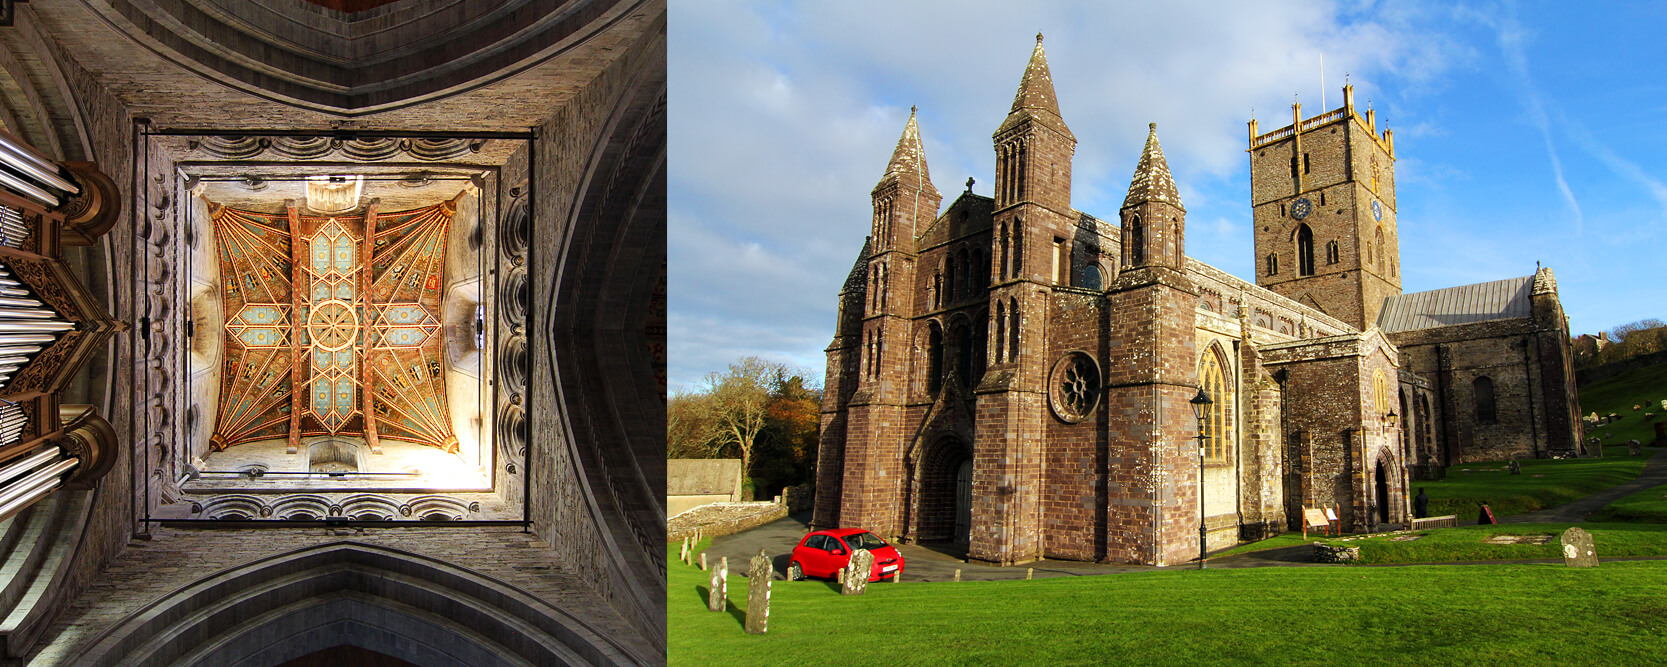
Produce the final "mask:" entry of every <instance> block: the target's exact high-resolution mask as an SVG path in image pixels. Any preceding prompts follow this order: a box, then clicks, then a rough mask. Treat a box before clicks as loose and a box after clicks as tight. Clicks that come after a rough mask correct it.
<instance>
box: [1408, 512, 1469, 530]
mask: <svg viewBox="0 0 1667 667" xmlns="http://www.w3.org/2000/svg"><path fill="white" fill-rule="evenodd" d="M1458 526H1459V517H1458V515H1457V514H1449V515H1447V516H1432V517H1430V518H1428V519H1413V520H1412V529H1413V530H1428V529H1430V528H1457V527H1458Z"/></svg>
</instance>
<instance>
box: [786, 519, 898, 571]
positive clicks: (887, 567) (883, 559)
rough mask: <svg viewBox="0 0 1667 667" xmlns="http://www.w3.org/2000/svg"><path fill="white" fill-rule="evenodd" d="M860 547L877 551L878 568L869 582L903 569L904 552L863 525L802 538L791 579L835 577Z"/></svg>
mask: <svg viewBox="0 0 1667 667" xmlns="http://www.w3.org/2000/svg"><path fill="white" fill-rule="evenodd" d="M857 549H867V550H869V551H871V552H873V553H874V568H873V569H872V570H870V571H869V573H868V580H869V581H879V580H881V579H885V578H887V577H895V576H897V575H899V574H901V573H902V572H903V554H900V553H897V547H894V546H891V545H889V544H886V541H885V540H882V539H880V538H879V536H877V535H875V534H874V533H870V532H868V531H866V530H863V529H861V528H839V529H835V530H818V531H813V532H811V533H810V534H809V535H806V536H805V537H804V539H802V540H799V546H796V547H793V557H792V560H790V561H789V562H788V564H787V578H788V579H790V580H793V581H798V580H800V579H804V578H805V577H823V578H827V579H832V578H833V577H834V575H835V574H838V572H839V571H840V570H841V569H844V568H845V567H846V566H848V565H850V564H851V554H852V553H853V552H854V551H855V550H857Z"/></svg>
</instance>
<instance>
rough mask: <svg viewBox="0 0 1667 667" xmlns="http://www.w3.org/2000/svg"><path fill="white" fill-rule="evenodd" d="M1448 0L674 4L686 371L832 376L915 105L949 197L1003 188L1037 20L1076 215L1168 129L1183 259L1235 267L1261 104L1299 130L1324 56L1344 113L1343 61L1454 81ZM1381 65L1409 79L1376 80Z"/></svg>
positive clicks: (1355, 72) (1123, 178)
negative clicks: (996, 141) (1010, 130)
mask: <svg viewBox="0 0 1667 667" xmlns="http://www.w3.org/2000/svg"><path fill="white" fill-rule="evenodd" d="M1438 7H1439V6H1438ZM1441 11H1445V10H1441V9H1439V8H1438V9H1436V10H1430V9H1427V8H1424V7H1421V6H1418V5H1410V4H1407V3H1386V4H1384V5H1382V6H1377V5H1370V4H1368V5H1365V6H1346V7H1337V6H1332V5H1329V4H1326V3H1311V2H1295V1H1294V0H1293V1H1292V2H1287V3H1256V4H1249V3H1217V2H1199V3H1188V2H1170V3H1071V4H1049V5H1040V6H1037V5H1027V6H1026V8H1025V10H1024V12H1022V13H1019V14H1015V12H1014V11H1013V6H1012V5H1011V4H1010V3H997V2H993V1H989V2H938V3H898V2H885V3H881V2H840V3H806V4H802V5H788V6H778V5H774V4H770V3H764V2H746V3H732V4H722V5H719V4H711V3H693V2H681V3H673V5H672V7H671V16H670V17H669V25H670V26H671V50H670V54H669V57H670V62H671V65H672V72H671V100H670V101H671V105H672V108H673V109H674V110H675V111H674V113H673V114H672V116H671V121H670V129H671V138H672V146H671V156H670V157H671V166H672V173H671V183H670V189H671V196H672V216H671V220H670V224H671V230H670V234H669V239H668V243H669V248H668V250H669V253H670V261H671V263H672V270H671V280H672V285H671V292H672V294H671V296H672V299H671V311H672V312H671V318H672V320H673V322H674V325H673V330H672V332H671V356H672V359H673V362H672V370H671V381H672V383H673V385H674V386H677V385H678V383H680V382H691V381H693V380H695V379H698V376H699V375H701V374H704V373H705V372H707V371H710V370H716V369H719V368H722V367H723V364H725V363H727V362H728V361H730V360H733V358H734V357H735V356H740V355H741V354H752V353H759V354H763V353H768V354H774V355H778V356H776V357H774V358H778V359H781V360H789V359H791V360H794V361H796V362H798V363H807V364H808V365H810V366H812V367H818V368H819V367H820V366H821V362H820V361H819V359H820V357H821V350H822V348H823V347H824V346H825V345H826V344H827V342H828V340H829V339H830V337H831V335H832V331H833V324H834V310H835V306H836V303H835V295H836V293H837V291H838V289H839V285H840V284H841V283H842V282H843V280H844V278H845V275H846V272H847V271H848V270H849V268H850V263H851V261H852V260H853V259H854V258H855V256H856V253H857V250H858V249H859V248H860V247H861V244H862V238H863V236H864V235H865V234H867V232H868V224H869V197H868V192H869V190H870V189H871V188H872V187H873V185H874V183H875V181H876V180H877V179H878V177H879V176H880V173H881V171H882V170H883V168H884V167H885V164H886V161H887V159H888V157H889V156H890V152H891V150H892V148H893V146H894V145H895V143H896V140H897V136H898V134H899V133H900V132H901V130H902V127H903V123H904V121H905V120H906V119H907V117H908V113H909V111H908V109H909V106H910V105H912V104H917V105H919V107H920V124H921V132H922V137H923V140H924V142H925V144H926V149H927V158H928V161H929V163H930V166H931V170H932V174H933V180H934V182H935V184H936V185H937V187H938V188H939V189H940V190H941V191H942V192H943V193H944V196H945V200H946V201H945V203H946V204H947V203H948V201H950V200H952V199H953V198H954V197H955V196H956V194H958V193H959V192H961V190H962V187H963V186H962V183H963V182H964V181H965V180H966V177H967V176H968V175H972V176H974V177H975V178H976V179H977V180H978V185H977V186H976V187H975V190H976V191H978V192H980V193H984V194H988V193H989V192H990V182H991V180H992V176H991V174H992V172H993V162H994V159H993V154H992V150H991V143H990V134H991V133H992V132H993V131H994V130H995V128H996V127H997V125H999V124H1000V122H1001V120H1002V118H1003V117H1004V116H1005V115H1006V113H1007V110H1008V107H1009V106H1010V104H1011V102H1012V96H1013V92H1014V88H1015V87H1016V86H1017V84H1018V81H1019V77H1020V75H1021V74H1022V72H1023V70H1024V66H1025V61H1026V58H1027V57H1028V56H1029V54H1030V50H1031V47H1032V45H1033V39H1034V33H1035V32H1036V31H1037V30H1040V31H1041V32H1043V33H1044V34H1045V35H1046V36H1047V38H1046V47H1047V53H1048V59H1049V63H1050V67H1051V70H1052V73H1053V78H1054V81H1055V85H1056V88H1057V92H1058V96H1059V101H1060V107H1061V111H1062V113H1063V115H1064V117H1065V120H1066V122H1067V123H1068V124H1069V125H1070V127H1071V129H1072V131H1073V132H1074V133H1075V134H1076V136H1077V138H1078V140H1079V144H1078V146H1077V150H1076V155H1075V158H1074V161H1073V186H1072V187H1073V203H1074V204H1075V205H1076V207H1077V208H1079V209H1081V210H1084V211H1087V212H1089V213H1093V214H1095V215H1098V216H1101V217H1107V218H1110V217H1113V216H1115V214H1116V209H1117V207H1118V206H1119V205H1120V204H1121V201H1122V197H1123V194H1124V192H1125V191H1126V189H1127V184H1128V178H1129V176H1130V174H1131V173H1132V172H1133V169H1134V163H1135V158H1136V156H1137V154H1138V151H1139V149H1140V147H1141V144H1142V142H1143V141H1144V139H1145V129H1146V123H1147V122H1153V121H1155V122H1157V123H1158V125H1159V127H1158V131H1159V135H1160V137H1161V139H1162V141H1163V145H1164V150H1165V153H1166V155H1167V157H1168V159H1169V162H1170V166H1171V168H1172V169H1173V170H1174V172H1175V174H1176V178H1177V180H1178V181H1179V182H1180V185H1181V188H1182V191H1183V194H1184V199H1185V201H1187V203H1188V206H1189V218H1190V219H1191V220H1192V221H1193V225H1194V228H1193V229H1194V231H1192V233H1191V234H1190V235H1189V239H1190V245H1189V252H1190V253H1191V254H1194V255H1195V256H1198V257H1199V258H1200V259H1202V260H1204V261H1206V262H1209V263H1211V264H1215V265H1217V266H1221V267H1222V268H1224V269H1227V270H1230V271H1240V272H1242V271H1248V270H1249V269H1250V267H1251V263H1252V254H1253V253H1252V250H1251V248H1250V235H1249V232H1248V230H1249V218H1250V211H1249V207H1248V206H1247V205H1246V203H1245V199H1246V193H1247V192H1248V178H1247V177H1246V175H1245V172H1246V165H1247V160H1246V157H1245V154H1244V152H1243V149H1244V146H1245V142H1246V138H1247V137H1246V133H1247V127H1246V121H1248V119H1249V116H1250V112H1251V109H1252V107H1254V108H1255V109H1256V116H1257V117H1258V118H1260V119H1261V129H1262V131H1267V130H1269V129H1272V128H1275V127H1279V126H1281V125H1283V124H1286V123H1288V122H1289V118H1290V104H1291V99H1292V95H1293V93H1298V94H1300V95H1301V98H1302V100H1303V102H1304V111H1305V115H1314V114H1316V113H1318V112H1319V111H1320V106H1319V104H1318V102H1319V97H1320V81H1319V65H1320V57H1321V54H1323V55H1324V59H1325V71H1326V82H1327V84H1328V85H1329V86H1330V87H1331V90H1328V91H1327V92H1326V96H1327V102H1329V103H1330V105H1332V106H1336V105H1339V104H1341V101H1342V100H1341V97H1342V95H1341V91H1340V90H1339V89H1340V87H1341V86H1342V83H1343V77H1344V73H1345V72H1347V73H1349V74H1350V79H1351V81H1352V82H1353V83H1354V84H1355V86H1356V89H1357V93H1356V94H1357V100H1360V103H1362V104H1363V103H1364V98H1365V97H1368V96H1372V97H1375V98H1376V99H1377V101H1378V103H1379V104H1380V105H1384V104H1388V103H1390V102H1391V101H1393V100H1404V99H1406V97H1407V96H1408V95H1415V94H1418V93H1417V92H1411V93H1409V92H1407V91H1409V90H1412V91H1419V90H1422V91H1429V90H1437V89H1439V88H1440V86H1441V85H1443V83H1442V77H1443V76H1444V73H1445V72H1447V70H1448V68H1449V67H1450V66H1451V64H1452V63H1454V62H1465V61H1468V59H1471V58H1473V57H1474V54H1473V53H1472V52H1471V51H1469V50H1467V48H1465V47H1463V46H1462V45H1457V44H1455V42H1454V41H1453V40H1451V39H1448V38H1446V37H1445V36H1444V35H1443V34H1442V32H1441V31H1440V30H1437V29H1432V26H1436V25H1439V24H1440V23H1441V21H1442V20H1445V18H1446V17H1445V16H1444V15H1441V14H1439V13H1437V12H1441ZM881 15H883V16H884V17H885V20H883V21H876V20H874V17H875V16H881ZM1016 16H1017V17H1019V18H1018V19H1017V20H1016V18H1015V17H1016ZM1388 80H1392V81H1393V82H1394V89H1393V91H1388V90H1386V89H1385V87H1382V86H1381V84H1380V83H1379V82H1380V81H1388ZM1518 273H1521V272H1520V271H1510V272H1507V273H1505V274H1504V275H1517V274H1518ZM1495 277H1498V276H1495ZM678 322H681V323H684V324H685V326H684V327H683V328H679V327H678V326H677V325H676V324H675V323H678ZM726 355H728V356H726Z"/></svg>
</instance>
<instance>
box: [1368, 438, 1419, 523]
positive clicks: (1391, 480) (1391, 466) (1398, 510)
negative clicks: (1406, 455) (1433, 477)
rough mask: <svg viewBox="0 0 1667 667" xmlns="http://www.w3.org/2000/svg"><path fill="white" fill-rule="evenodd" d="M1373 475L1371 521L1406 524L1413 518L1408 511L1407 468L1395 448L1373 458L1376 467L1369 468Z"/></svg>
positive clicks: (1369, 516)
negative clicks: (1408, 519) (1409, 517)
mask: <svg viewBox="0 0 1667 667" xmlns="http://www.w3.org/2000/svg"><path fill="white" fill-rule="evenodd" d="M1367 470H1368V473H1367V474H1368V476H1369V482H1368V483H1369V485H1370V490H1369V491H1368V493H1369V494H1370V496H1371V501H1372V507H1371V508H1370V510H1369V511H1368V514H1367V517H1368V520H1369V521H1375V522H1380V523H1406V522H1407V521H1406V519H1407V517H1408V516H1410V514H1409V512H1408V511H1407V493H1406V483H1407V480H1406V468H1405V467H1404V466H1403V465H1402V464H1401V458H1400V457H1399V456H1397V455H1396V454H1395V448H1394V447H1382V448H1379V449H1378V451H1377V455H1376V456H1374V457H1372V465H1371V467H1369V468H1367Z"/></svg>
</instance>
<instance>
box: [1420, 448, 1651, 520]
mask: <svg viewBox="0 0 1667 667" xmlns="http://www.w3.org/2000/svg"><path fill="white" fill-rule="evenodd" d="M1654 453H1655V450H1653V449H1646V450H1644V454H1643V455H1642V456H1627V450H1626V447H1625V446H1609V447H1605V448H1604V450H1603V458H1591V459H1561V460H1555V459H1528V460H1524V461H1522V462H1521V463H1522V474H1520V475H1512V474H1510V473H1509V472H1506V468H1505V466H1506V463H1505V462H1504V461H1486V462H1481V463H1464V464H1459V465H1455V466H1449V467H1448V468H1447V479H1443V480H1440V481H1434V482H1423V481H1417V480H1414V481H1413V483H1412V486H1413V489H1414V491H1413V493H1417V489H1420V488H1422V489H1424V490H1425V491H1427V492H1428V493H1429V495H1430V516H1442V515H1445V514H1457V515H1458V516H1459V518H1460V520H1471V521H1474V520H1475V519H1476V513H1477V505H1478V504H1480V503H1482V502H1487V503H1488V507H1490V508H1492V509H1493V515H1494V516H1495V517H1501V516H1509V515H1512V514H1522V513H1524V512H1532V511H1534V510H1539V509H1545V508H1547V507H1554V506H1557V505H1561V504H1563V503H1566V502H1569V501H1571V500H1576V499H1579V498H1583V497H1585V496H1589V495H1591V494H1593V493H1597V492H1598V491H1602V490H1604V489H1607V488H1609V487H1612V486H1615V485H1617V484H1624V483H1626V482H1629V481H1632V480H1633V479H1635V478H1637V477H1638V473H1640V472H1642V471H1643V470H1644V461H1646V460H1648V459H1649V457H1650V455H1652V454H1654Z"/></svg>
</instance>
